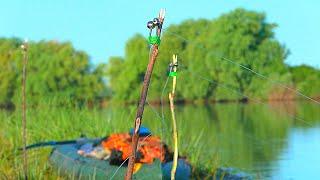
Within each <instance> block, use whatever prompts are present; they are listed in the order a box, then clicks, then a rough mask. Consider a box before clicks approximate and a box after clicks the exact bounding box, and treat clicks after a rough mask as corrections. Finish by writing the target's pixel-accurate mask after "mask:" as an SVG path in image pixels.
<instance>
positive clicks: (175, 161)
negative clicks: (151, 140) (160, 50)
mask: <svg viewBox="0 0 320 180" xmlns="http://www.w3.org/2000/svg"><path fill="white" fill-rule="evenodd" d="M177 63H178V57H177V55H173V57H172V64H171V66H172V67H171V68H170V69H171V72H173V73H174V75H173V76H172V91H171V93H169V102H170V110H171V117H172V128H173V134H172V137H173V144H174V154H173V163H172V169H171V180H174V179H175V174H176V169H177V165H178V154H179V153H178V130H177V122H176V116H175V113H174V96H175V90H176V84H177V76H176V73H177V66H176V65H177Z"/></svg>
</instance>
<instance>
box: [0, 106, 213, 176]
mask: <svg viewBox="0 0 320 180" xmlns="http://www.w3.org/2000/svg"><path fill="white" fill-rule="evenodd" d="M152 111H153V110H152V109H150V108H149V109H148V107H147V114H148V113H149V114H150V113H151V114H152V113H153V112H152ZM134 113H135V107H132V108H131V107H130V108H126V110H125V111H121V110H118V111H114V110H98V109H87V108H82V109H80V108H74V107H63V108H61V107H57V106H50V105H46V106H37V107H33V108H29V109H28V111H27V120H28V123H27V128H28V144H31V143H35V142H40V141H46V140H57V141H59V140H66V139H76V138H78V137H80V135H82V134H84V135H87V136H88V137H102V136H105V135H107V134H110V133H114V132H127V131H128V130H129V129H130V128H131V125H132V123H133V115H134ZM151 114H150V115H149V117H151V116H153V117H154V116H155V115H154V114H153V115H151ZM147 116H148V115H147ZM155 119H157V117H155ZM0 122H1V124H2V125H1V127H0V145H1V147H5V148H1V149H0V179H19V178H22V177H23V176H22V174H23V171H22V153H21V152H19V151H18V148H19V147H21V145H22V139H21V111H20V110H19V108H18V109H16V110H15V111H1V112H0ZM144 124H145V123H144ZM147 126H148V127H149V128H150V129H151V130H152V132H153V133H154V134H156V135H160V136H161V135H163V138H164V139H165V140H168V141H166V142H168V143H169V144H170V143H171V142H170V137H171V136H170V134H168V133H169V132H170V130H168V129H166V130H164V131H163V132H165V134H163V133H162V130H161V129H162V127H164V126H162V125H161V121H160V119H159V118H158V121H147ZM169 128H170V127H169ZM183 133H188V131H187V129H185V130H184V131H181V135H182V136H183ZM189 143H190V145H188V146H189V147H191V146H192V144H193V145H198V144H199V139H198V138H196V137H194V138H193V139H190V140H189V141H188V144H189ZM185 147H186V145H184V149H185V150H184V151H182V152H183V153H184V155H187V156H188V157H189V160H190V161H191V162H192V163H193V164H194V165H196V164H198V163H199V161H198V157H197V156H199V155H200V154H201V153H200V151H199V150H200V148H194V147H193V148H185ZM50 151H51V148H40V149H34V150H30V151H29V152H28V157H29V158H28V159H29V162H28V164H29V168H28V169H29V177H30V178H31V179H60V178H61V177H59V176H58V174H57V172H56V171H55V170H54V169H53V168H52V167H51V166H50V164H49V163H48V156H49V153H50ZM197 166H198V167H199V165H197ZM206 166H209V165H206V164H201V167H206ZM210 167H213V166H212V163H210Z"/></svg>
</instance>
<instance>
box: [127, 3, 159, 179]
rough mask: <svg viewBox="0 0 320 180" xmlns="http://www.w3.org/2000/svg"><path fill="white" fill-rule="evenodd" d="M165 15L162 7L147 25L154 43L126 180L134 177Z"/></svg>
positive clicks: (151, 43)
mask: <svg viewBox="0 0 320 180" xmlns="http://www.w3.org/2000/svg"><path fill="white" fill-rule="evenodd" d="M164 16H165V10H164V9H161V10H160V12H159V16H158V18H154V19H153V21H149V22H148V23H147V27H148V28H149V29H150V32H149V38H148V40H149V44H150V45H152V54H151V56H150V57H149V63H148V66H147V70H146V73H145V76H144V80H143V85H142V90H141V94H140V100H139V104H138V108H137V114H136V118H135V121H134V122H135V123H134V133H133V135H132V154H131V156H130V158H129V163H128V169H127V172H126V176H125V179H126V180H131V179H132V174H133V167H134V164H135V159H136V153H137V146H138V140H139V134H138V133H139V129H140V126H141V123H142V116H143V111H144V105H145V102H146V98H147V94H148V89H149V84H150V79H151V74H152V71H153V66H154V64H155V62H156V59H157V57H158V53H159V46H160V42H161V40H160V36H161V31H162V25H163V22H164ZM154 28H156V35H155V36H152V35H151V34H152V30H153V29H154Z"/></svg>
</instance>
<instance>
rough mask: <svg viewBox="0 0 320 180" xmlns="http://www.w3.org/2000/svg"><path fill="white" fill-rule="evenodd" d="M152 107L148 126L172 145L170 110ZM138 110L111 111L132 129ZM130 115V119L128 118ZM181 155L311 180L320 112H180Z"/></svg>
mask: <svg viewBox="0 0 320 180" xmlns="http://www.w3.org/2000/svg"><path fill="white" fill-rule="evenodd" d="M164 109H165V112H164V117H165V119H164V121H161V119H160V116H161V108H160V107H150V106H147V107H146V112H145V115H144V121H143V124H144V125H145V126H148V127H149V128H151V129H152V131H153V132H154V133H156V134H158V135H161V136H162V137H163V138H164V139H165V141H166V142H167V143H169V144H171V138H170V137H171V136H170V132H171V129H170V128H171V121H170V119H168V117H170V114H169V110H168V107H164ZM134 110H135V108H134V107H128V108H124V109H121V110H119V109H109V110H108V114H109V115H110V114H112V116H113V117H112V119H117V120H119V121H121V122H123V121H124V122H128V123H124V124H125V125H124V126H125V127H123V129H127V128H130V127H131V125H132V121H133V119H134ZM128 114H129V116H128ZM176 115H177V120H178V128H179V139H180V144H179V146H180V150H181V153H182V154H184V155H187V156H188V157H191V158H190V161H192V162H204V163H205V164H210V165H211V166H215V165H216V164H219V165H223V166H231V167H237V168H239V169H241V170H244V171H248V172H251V173H254V174H255V175H256V176H257V177H260V178H263V179H265V178H270V179H291V178H293V179H310V178H312V177H313V178H314V177H317V174H316V172H319V170H320V168H319V167H320V166H319V165H318V163H319V162H320V155H319V152H320V144H319V143H318V142H319V140H320V126H319V124H320V109H319V106H318V105H315V104H312V103H307V102H301V103H290V104H270V105H261V104H216V105H210V106H204V105H200V106H199V105H198V106H194V105H185V106H178V107H177V110H176Z"/></svg>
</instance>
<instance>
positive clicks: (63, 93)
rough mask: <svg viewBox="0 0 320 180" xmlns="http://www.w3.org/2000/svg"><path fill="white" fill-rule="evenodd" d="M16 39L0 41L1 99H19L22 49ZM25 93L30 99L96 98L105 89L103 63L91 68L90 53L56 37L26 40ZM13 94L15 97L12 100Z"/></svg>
mask: <svg viewBox="0 0 320 180" xmlns="http://www.w3.org/2000/svg"><path fill="white" fill-rule="evenodd" d="M20 44H21V40H19V39H2V40H1V41H0V52H1V53H0V54H1V55H0V67H2V68H4V70H2V71H1V72H0V82H1V83H0V87H1V89H2V90H1V94H0V100H1V103H8V102H13V101H18V100H19V97H20V91H19V88H20V87H21V69H22V60H21V50H20V49H19V45H20ZM28 54H29V63H28V78H27V94H28V95H29V97H30V98H29V102H39V101H41V99H43V98H47V97H55V98H57V97H60V98H58V99H61V100H63V101H66V102H68V101H73V102H85V101H95V100H97V99H99V98H101V96H102V95H103V94H104V92H105V91H106V86H105V82H103V65H100V66H99V67H98V68H94V67H93V66H92V65H91V64H90V63H89V56H88V55H87V54H86V53H85V52H83V51H77V50H75V49H74V48H73V47H72V45H71V44H70V43H58V42H55V41H40V42H31V43H30V44H29V52H28ZM13 97H14V98H15V100H13Z"/></svg>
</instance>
